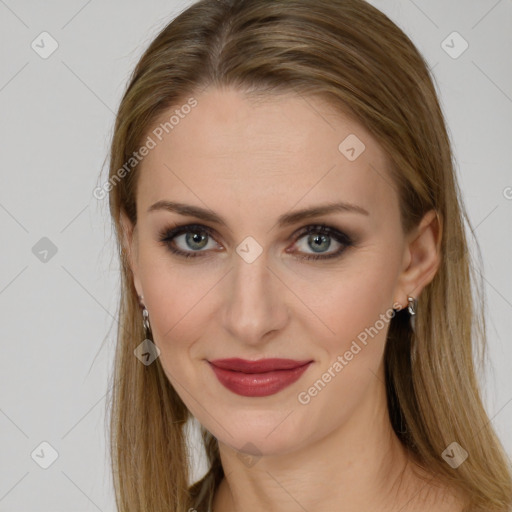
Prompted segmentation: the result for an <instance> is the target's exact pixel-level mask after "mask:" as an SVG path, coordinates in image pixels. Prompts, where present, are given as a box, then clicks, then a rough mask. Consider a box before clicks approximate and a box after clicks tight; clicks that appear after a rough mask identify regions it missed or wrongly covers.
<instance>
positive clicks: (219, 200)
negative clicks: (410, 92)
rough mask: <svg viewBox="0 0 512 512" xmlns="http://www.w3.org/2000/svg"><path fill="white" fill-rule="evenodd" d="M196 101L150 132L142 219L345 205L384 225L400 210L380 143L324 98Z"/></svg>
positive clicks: (206, 96)
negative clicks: (156, 206)
mask: <svg viewBox="0 0 512 512" xmlns="http://www.w3.org/2000/svg"><path fill="white" fill-rule="evenodd" d="M187 99H188V98H186V99H185V100H184V101H183V105H185V104H187ZM194 99H195V100H196V102H197V104H195V106H194V107H193V108H183V109H180V106H179V105H178V106H175V107H173V108H171V109H169V110H168V111H167V112H166V113H165V114H164V115H162V116H161V117H160V118H159V119H158V121H157V122H156V123H155V124H154V126H152V128H151V131H149V132H148V135H149V136H150V137H151V138H152V140H153V141H154V143H155V146H154V148H153V149H151V150H150V151H149V154H148V155H147V156H145V157H144V159H143V161H142V162H141V165H140V166H139V172H140V173H141V174H140V176H139V178H138V191H137V203H138V208H137V209H138V211H140V212H145V211H146V210H147V208H149V206H150V205H151V204H153V203H155V202H157V201H160V200H174V201H180V202H189V203H192V204H194V205H197V206H203V207H205V206H206V207H208V208H211V209H212V210H214V211H216V212H219V213H222V212H225V214H226V217H230V216H232V217H233V216H234V218H237V220H243V219H245V218H246V217H247V218H249V217H251V216H252V218H254V217H255V216H256V217H258V218H262V217H265V216H266V215H268V216H272V218H274V217H277V216H279V215H280V214H282V213H283V212H284V211H288V210H290V209H292V208H294V206H295V205H296V207H297V209H299V208H300V209H302V208H305V207H309V206H312V205H317V204H319V203H320V202H321V203H325V202H338V201H346V202H350V203H355V204H358V205H359V206H361V207H363V208H365V209H367V210H368V211H369V212H370V213H371V215H372V216H374V217H376V218H377V219H378V218H379V216H382V215H383V214H384V213H385V210H386V208H387V209H388V210H389V208H390V205H392V204H394V203H396V202H397V197H396V195H395V190H394V187H393V185H392V182H391V179H390V178H389V176H388V173H387V171H386V165H387V163H386V158H385V155H384V153H383V152H382V150H381V148H380V147H379V145H378V144H377V142H376V141H375V140H374V138H373V137H372V136H371V135H370V133H369V132H368V131H367V130H366V129H364V127H363V126H362V125H361V124H359V123H358V122H356V121H355V120H353V119H352V118H350V117H348V116H346V115H343V114H341V113H340V112H339V111H338V110H336V111H334V109H333V107H332V106H330V105H329V104H327V103H326V102H324V101H322V100H321V99H319V98H318V97H311V96H310V97H305V96H301V95H296V94H287V95H281V94H280V95H278V96H268V97H260V98H250V97H248V96H247V95H245V94H244V93H243V92H240V91H237V90H234V89H208V90H206V91H204V92H203V93H201V94H199V95H197V96H194ZM192 104H193V103H192ZM171 117H172V119H171ZM166 123H167V124H166ZM395 206H396V208H398V206H397V205H395Z"/></svg>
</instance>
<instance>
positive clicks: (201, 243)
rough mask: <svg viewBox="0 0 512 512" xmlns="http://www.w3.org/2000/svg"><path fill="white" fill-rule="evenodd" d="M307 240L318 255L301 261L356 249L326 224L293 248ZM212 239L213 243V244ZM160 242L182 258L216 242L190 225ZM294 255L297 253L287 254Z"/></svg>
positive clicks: (303, 234)
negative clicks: (180, 244)
mask: <svg viewBox="0 0 512 512" xmlns="http://www.w3.org/2000/svg"><path fill="white" fill-rule="evenodd" d="M183 235H184V240H183V243H185V244H186V247H185V249H180V248H177V247H176V241H177V240H178V239H179V237H181V236H183ZM303 238H304V239H305V243H306V244H307V246H308V247H309V248H312V250H313V252H316V254H305V255H301V256H299V259H305V260H319V259H323V260H325V259H329V258H335V257H337V256H340V255H341V253H342V252H344V251H345V249H346V248H347V247H350V246H352V245H353V241H352V239H351V238H350V237H349V236H348V235H346V234H345V233H343V232H342V231H339V230H337V229H335V228H331V227H329V226H325V225H323V224H319V225H311V226H306V227H305V228H303V229H302V230H301V231H300V232H299V233H298V234H297V235H296V241H295V243H294V245H296V244H297V242H298V241H300V240H302V239H303ZM210 239H211V240H210ZM333 239H334V241H335V242H336V243H337V244H339V245H340V246H341V247H340V248H339V249H338V250H337V251H335V252H331V253H327V254H325V255H324V254H323V252H324V250H327V249H329V248H330V247H331V245H332V240H333ZM159 240H160V242H161V243H163V244H164V245H165V246H166V247H167V248H168V249H169V250H170V251H171V252H172V253H173V254H176V255H178V256H183V257H185V258H196V257H198V256H202V255H201V254H200V253H202V252H206V251H203V250H202V249H204V248H205V247H206V248H208V242H210V241H213V230H212V229H211V228H209V227H207V226H203V225H201V224H187V225H184V226H177V227H174V228H165V229H163V230H162V231H161V232H160V235H159ZM216 247H218V245H217V244H216V243H213V247H210V249H212V248H216ZM287 252H295V251H287Z"/></svg>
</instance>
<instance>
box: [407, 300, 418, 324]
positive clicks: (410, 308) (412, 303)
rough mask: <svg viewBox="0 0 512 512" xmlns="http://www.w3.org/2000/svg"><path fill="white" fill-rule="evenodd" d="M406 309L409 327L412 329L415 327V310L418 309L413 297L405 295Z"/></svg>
mask: <svg viewBox="0 0 512 512" xmlns="http://www.w3.org/2000/svg"><path fill="white" fill-rule="evenodd" d="M407 302H408V306H407V310H408V311H409V315H410V317H409V321H410V322H411V328H412V330H413V331H414V329H415V327H416V311H417V309H418V301H417V300H416V299H415V298H414V297H407Z"/></svg>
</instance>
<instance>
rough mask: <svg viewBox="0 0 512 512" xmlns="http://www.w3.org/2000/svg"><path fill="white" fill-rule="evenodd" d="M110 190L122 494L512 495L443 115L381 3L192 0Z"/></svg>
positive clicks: (146, 87)
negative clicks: (191, 439)
mask: <svg viewBox="0 0 512 512" xmlns="http://www.w3.org/2000/svg"><path fill="white" fill-rule="evenodd" d="M109 193H110V209H111V214H112V218H113V222H114V226H115V229H116V234H117V240H118V243H119V251H120V259H121V270H122V272H121V276H122V289H121V303H120V329H119V337H118V346H117V354H116V369H115V374H114V382H113V397H112V425H111V432H112V440H111V441H112V463H113V471H114V475H115V479H114V480H115V490H116V498H117V503H118V507H119V510H122V511H123V512H131V511H141V510H146V511H152V512H154V511H171V510H172V511H187V510H198V511H200V512H202V511H212V512H226V511H235V510H244V511H252V510H254V511H256V510H258V511H259V510H267V511H277V510H279V511H295V510H308V511H316V510H346V511H351V512H358V511H367V510H379V511H397V512H398V511H402V512H405V511H415V512H419V511H430V510H436V511H438V512H440V511H446V512H460V511H472V512H473V511H491V510H492V511H508V510H511V506H512V478H511V471H510V466H509V463H508V460H507V458H506V454H505V452H504V450H503V447H502V445H501V444H500V441H499V440H498V438H497V437H496V435H495V433H494V431H493V429H492V423H491V422H490V420H489V418H488V416H487V415H486V412H485V410H484V407H483V404H482V401H481V397H480V391H479V388H478V383H477V379H476V376H475V371H474V362H473V349H472V346H473V344H475V345H477V343H478V344H479V345H478V346H479V347H483V346H484V345H483V343H484V341H485V329H484V326H485V324H484V319H483V317H482V314H481V311H482V309H481V304H479V303H474V302H473V299H472V295H471V284H472V282H473V280H474V278H475V276H474V273H473V270H472V266H471V261H470V258H469V254H468V252H467V243H466V238H465V234H464V221H466V222H468V223H469V221H468V219H467V216H466V213H465V210H464V207H463V202H462V200H461V198H460V191H459V188H458V184H457V181H456V176H455V174H454V169H453V164H452V154H451V149H450V143H449V138H448V136H447V132H446V127H445V123H444V119H443V115H442V112H441V110H440V107H439V103H438V99H437V97H436V92H435V88H434V86H433V83H432V79H431V77H430V75H429V72H428V69H427V66H426V64H425V62H424V60H423V58H422V57H421V56H420V54H419V53H418V51H417V50H416V48H415V47H414V45H413V44H412V42H411V41H410V40H409V39H408V37H407V36H406V35H405V34H404V33H403V32H402V31H401V30H400V29H399V28H398V27H397V26H396V25H395V24H394V23H392V22H391V21H390V20H389V19H388V18H387V17H386V16H385V15H384V14H382V13H381V12H379V11H378V10H376V9H375V8H373V7H372V6H370V5H369V4H367V3H365V2H364V1H362V0H282V1H275V0H249V1H248V0H237V1H235V0H229V1H227V0H226V1H218V0H203V1H200V2H197V3H196V4H194V5H192V6H191V7H190V8H188V9H187V10H186V11H184V12H183V13H182V14H181V15H180V16H178V17H177V18H176V19H175V20H174V21H172V22H171V23H170V24H169V25H168V26H167V27H165V28H164V29H163V30H162V31H161V33H160V34H159V35H158V36H157V37H156V39H155V40H154V41H153V42H152V43H151V45H150V46H149V48H148V49H147V51H146V52H145V54H144V55H143V56H142V58H141V59H140V62H139V63H138V64H137V66H136V69H135V70H134V73H133V76H132V77H131V80H130V83H129V85H128V88H127V91H126V93H125V95H124V97H123V100H122V102H121V105H120V107H119V112H118V116H117V120H116V126H115V132H114V135H113V141H112V148H111V161H110V179H109ZM478 355H480V353H479V352H478ZM192 418H194V419H197V420H198V421H199V423H200V425H201V430H202V434H203V439H204V445H205V449H206V453H207V456H208V461H209V466H210V467H209V471H208V472H207V474H206V475H205V476H204V478H202V479H201V480H200V481H199V482H195V483H194V485H191V484H192V483H193V482H191V481H190V467H189V458H188V451H187V444H186V442H187V438H186V432H187V430H186V426H187V422H188V420H189V419H192Z"/></svg>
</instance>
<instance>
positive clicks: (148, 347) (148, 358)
mask: <svg viewBox="0 0 512 512" xmlns="http://www.w3.org/2000/svg"><path fill="white" fill-rule="evenodd" d="M143 300H144V298H143V297H139V301H140V307H141V309H142V325H143V326H144V332H145V336H146V337H145V339H144V340H143V341H142V343H140V344H139V345H138V346H137V347H136V348H135V350H134V351H133V353H134V354H135V356H136V357H137V359H139V361H140V362H141V363H143V364H144V365H145V366H149V365H150V364H151V363H152V362H153V361H154V360H155V359H156V358H157V357H158V356H159V355H160V349H159V348H158V347H157V346H156V345H155V343H154V342H153V340H152V339H151V338H150V335H151V325H150V324H149V313H148V310H147V309H146V305H145V304H144V302H143ZM151 337H152V336H151Z"/></svg>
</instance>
